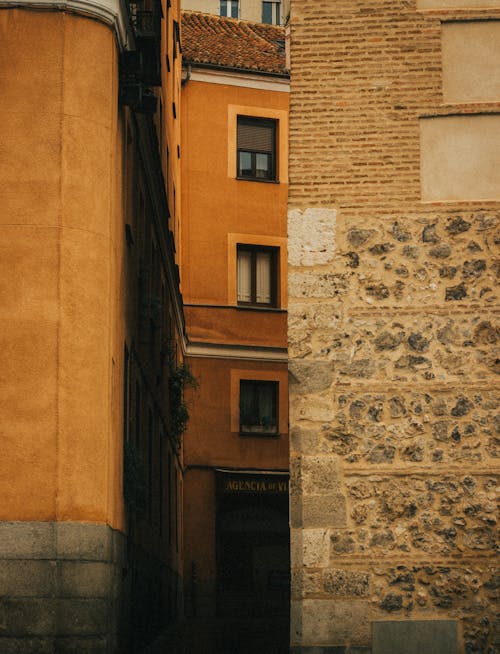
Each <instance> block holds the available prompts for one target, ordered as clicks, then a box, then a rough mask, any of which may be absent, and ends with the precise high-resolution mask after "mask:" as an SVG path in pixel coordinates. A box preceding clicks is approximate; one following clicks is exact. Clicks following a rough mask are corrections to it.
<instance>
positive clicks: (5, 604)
mask: <svg viewBox="0 0 500 654" xmlns="http://www.w3.org/2000/svg"><path fill="white" fill-rule="evenodd" d="M56 612H57V602H56V600H54V599H32V598H23V599H20V598H8V599H0V625H1V629H2V635H4V636H30V637H31V638H33V637H35V636H50V635H52V634H54V633H55V628H56Z"/></svg>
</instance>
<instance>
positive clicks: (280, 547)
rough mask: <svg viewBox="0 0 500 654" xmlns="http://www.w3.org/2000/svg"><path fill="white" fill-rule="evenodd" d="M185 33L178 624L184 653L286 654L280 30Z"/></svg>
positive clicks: (222, 23) (222, 22) (218, 23)
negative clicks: (184, 636)
mask: <svg viewBox="0 0 500 654" xmlns="http://www.w3.org/2000/svg"><path fill="white" fill-rule="evenodd" d="M182 28H183V29H182V40H183V65H184V84H183V88H182V148H181V151H182V157H181V161H182V175H183V186H182V218H181V233H180V239H179V241H178V245H177V252H178V256H179V262H180V272H181V288H182V293H183V298H184V303H185V304H184V311H185V316H186V331H187V334H188V339H189V345H188V350H187V357H186V361H187V362H188V363H189V366H190V368H191V371H192V372H193V374H194V376H195V378H196V380H197V383H198V388H197V389H196V390H195V391H194V392H193V396H194V400H193V403H192V407H193V408H192V412H191V416H190V421H189V425H188V429H187V432H186V435H185V447H184V464H185V470H184V552H185V555H184V564H185V567H184V575H185V600H186V602H185V606H186V616H187V619H188V624H190V625H191V626H190V627H189V632H190V633H191V634H196V635H197V636H198V641H197V642H195V643H194V644H193V647H194V649H193V651H200V652H204V653H206V652H209V651H214V652H225V651H227V652H234V651H240V652H243V651H245V652H246V651H247V649H245V648H251V649H248V651H254V650H255V647H256V646H257V645H258V644H259V645H260V646H262V647H263V648H264V650H265V651H275V652H281V651H288V611H289V589H288V577H289V528H288V383H287V354H286V307H287V297H286V294H287V286H286V259H287V251H286V199H287V193H288V173H287V164H288V156H287V135H288V90H289V89H288V74H287V71H286V67H285V54H284V31H283V29H281V28H276V27H272V26H265V25H259V24H254V23H248V22H244V21H235V20H230V19H227V18H221V17H217V16H210V15H208V14H200V13H196V12H184V13H183V22H182ZM210 630H212V631H210ZM266 647H267V648H268V649H266ZM196 648H198V649H196ZM210 648H213V649H210ZM269 648H271V649H269Z"/></svg>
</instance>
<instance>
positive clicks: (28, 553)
mask: <svg viewBox="0 0 500 654" xmlns="http://www.w3.org/2000/svg"><path fill="white" fill-rule="evenodd" d="M55 551H56V550H55V538H54V525H53V523H52V522H0V559H50V558H55Z"/></svg>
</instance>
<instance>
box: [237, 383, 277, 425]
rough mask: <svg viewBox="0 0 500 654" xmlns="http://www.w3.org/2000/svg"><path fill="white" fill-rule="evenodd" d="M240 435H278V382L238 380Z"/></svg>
mask: <svg viewBox="0 0 500 654" xmlns="http://www.w3.org/2000/svg"><path fill="white" fill-rule="evenodd" d="M240 433H241V434H265V435H276V434H277V433H278V382H274V381H256V380H253V379H242V380H240Z"/></svg>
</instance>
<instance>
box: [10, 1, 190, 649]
mask: <svg viewBox="0 0 500 654" xmlns="http://www.w3.org/2000/svg"><path fill="white" fill-rule="evenodd" d="M28 4H29V7H28V6H27V5H28ZM35 4H36V3H35ZM162 5H163V6H161V5H160V3H156V2H152V3H145V4H141V6H140V7H138V6H137V5H135V4H130V5H127V6H125V5H122V4H120V3H118V2H113V1H112V0H103V1H102V2H97V3H87V2H85V0H84V1H83V2H80V1H78V2H73V1H72V0H65V1H64V2H57V3H53V5H52V4H51V3H43V6H42V5H38V6H34V5H33V3H26V6H25V5H24V3H23V2H22V1H21V2H18V1H17V0H16V2H15V3H11V2H10V1H9V0H4V1H2V2H1V3H0V35H1V43H2V55H1V58H0V76H1V79H2V100H1V103H0V117H1V121H0V124H1V127H0V132H1V135H0V143H1V145H0V159H1V165H0V181H1V184H0V204H1V208H2V211H1V212H0V250H1V255H0V270H1V272H0V279H1V282H0V321H1V327H0V343H1V347H0V361H1V366H2V371H3V374H2V382H1V384H2V393H1V400H0V405H1V410H0V433H1V434H2V436H1V444H2V462H1V464H0V496H1V497H2V502H1V506H0V577H1V579H2V588H1V595H2V598H1V600H0V614H1V615H2V620H1V622H2V628H1V630H0V651H23V652H28V651H29V652H37V653H43V652H49V651H50V652H52V651H58V652H63V651H64V652H66V651H72V652H80V651H86V652H89V651H92V652H95V653H97V652H117V651H120V652H125V651H138V649H139V647H140V646H141V645H142V644H143V642H144V640H145V639H147V638H148V637H151V636H152V635H153V634H154V633H155V631H156V630H158V629H160V628H161V627H162V626H164V625H165V623H166V622H168V621H169V620H170V621H172V620H174V619H175V618H176V617H178V616H179V613H180V611H181V605H182V599H181V596H182V586H181V583H180V579H181V574H182V550H181V533H180V512H181V501H180V497H181V477H182V450H181V448H180V445H179V438H180V435H179V433H178V431H179V430H178V428H177V431H176V429H174V428H173V426H172V425H173V424H174V423H175V422H176V421H175V410H176V407H177V405H178V404H179V402H178V401H177V400H176V398H175V397H173V394H172V390H171V388H172V383H171V380H172V376H174V377H175V375H176V374H177V375H179V374H180V373H179V371H180V370H181V371H182V367H181V348H179V347H177V344H178V343H180V342H181V341H182V338H183V336H184V326H183V318H182V311H181V300H180V294H179V289H178V275H177V271H176V268H175V263H174V253H173V240H172V238H171V236H170V233H169V230H174V227H175V219H176V215H177V214H176V209H175V192H174V188H175V185H176V183H178V182H177V181H176V180H177V179H178V161H177V158H176V157H167V149H166V148H167V146H168V147H169V149H170V150H171V151H172V152H175V151H176V150H177V148H178V146H179V141H178V138H179V128H178V125H177V117H176V110H175V103H176V102H178V99H179V90H180V58H179V57H178V52H179V12H180V9H179V3H177V2H175V1H173V2H168V3H166V2H163V3H162ZM167 5H168V6H167ZM167 60H168V66H167ZM160 85H162V86H161V90H160ZM155 89H156V90H155ZM167 108H168V109H167ZM164 179H167V180H168V184H166V185H165V183H164ZM174 395H175V394H174Z"/></svg>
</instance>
